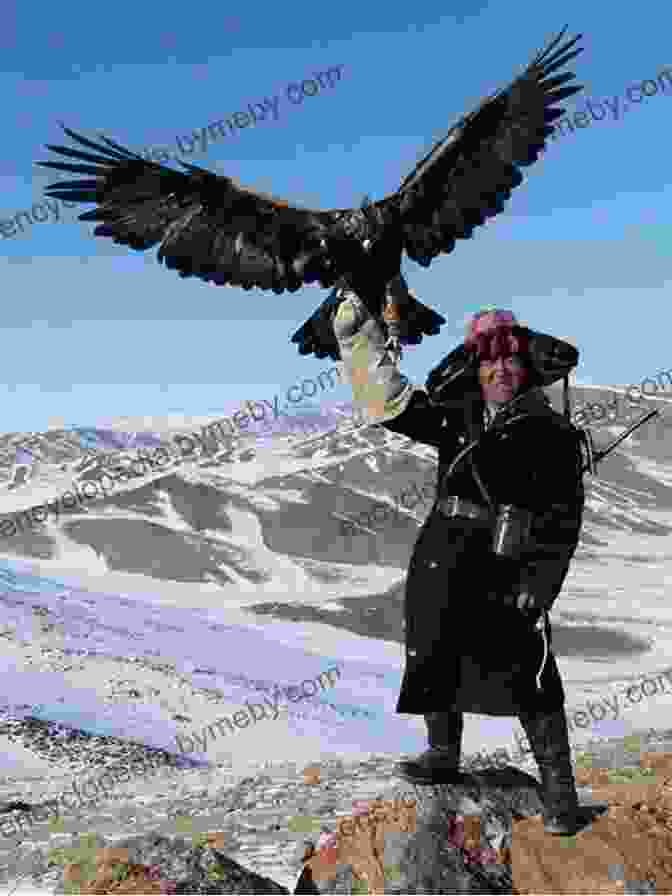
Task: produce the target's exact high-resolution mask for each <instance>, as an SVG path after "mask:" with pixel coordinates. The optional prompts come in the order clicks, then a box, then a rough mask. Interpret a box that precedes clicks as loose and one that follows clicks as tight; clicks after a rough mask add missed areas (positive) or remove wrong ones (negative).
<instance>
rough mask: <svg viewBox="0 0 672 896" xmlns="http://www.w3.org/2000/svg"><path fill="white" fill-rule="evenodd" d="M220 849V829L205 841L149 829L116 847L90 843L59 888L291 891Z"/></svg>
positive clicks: (126, 891) (95, 890)
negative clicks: (163, 834) (161, 833)
mask: <svg viewBox="0 0 672 896" xmlns="http://www.w3.org/2000/svg"><path fill="white" fill-rule="evenodd" d="M96 839H97V840H99V841H100V840H102V838H96ZM288 892H289V891H288V890H287V889H286V888H285V887H281V886H280V885H279V884H276V883H275V881H272V880H270V878H268V877H263V876H262V875H260V874H255V872H254V871H250V870H248V869H247V868H244V867H243V866H242V865H239V864H238V862H234V861H233V860H232V859H229V858H227V856H225V855H224V853H222V852H221V851H220V850H219V849H218V835H217V833H212V834H206V835H204V837H203V842H202V843H201V844H199V845H196V844H193V843H188V842H187V841H186V840H184V838H182V837H175V838H172V837H162V836H158V835H153V834H148V835H144V836H140V837H131V838H128V839H126V840H123V841H120V842H118V843H116V844H115V845H114V847H106V846H105V845H100V844H90V851H89V853H88V855H82V856H81V857H79V858H78V860H77V861H70V862H66V863H65V864H64V869H63V879H62V882H61V885H60V886H59V887H58V888H57V889H56V890H55V893H60V894H65V893H82V894H84V893H86V894H93V893H115V894H116V893H119V894H122V893H124V894H131V893H134V894H152V893H157V894H158V893H251V894H254V893H268V894H273V893H288Z"/></svg>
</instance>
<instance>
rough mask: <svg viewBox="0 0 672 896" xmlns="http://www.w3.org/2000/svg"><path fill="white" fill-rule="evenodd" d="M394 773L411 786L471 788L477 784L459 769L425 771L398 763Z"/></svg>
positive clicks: (472, 777)
mask: <svg viewBox="0 0 672 896" xmlns="http://www.w3.org/2000/svg"><path fill="white" fill-rule="evenodd" d="M394 771H395V773H396V774H397V775H398V776H399V777H400V778H403V779H404V780H405V781H408V782H409V783H411V784H427V785H431V784H466V785H468V786H471V787H473V786H474V784H475V783H477V782H476V779H475V778H474V776H473V775H470V774H468V773H465V772H462V771H460V769H459V768H457V769H450V768H445V769H444V768H436V769H432V770H431V771H426V770H422V769H419V768H418V769H416V768H414V767H413V766H410V765H406V764H404V763H401V762H398V763H396V765H395V766H394Z"/></svg>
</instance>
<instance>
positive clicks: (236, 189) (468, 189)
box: [37, 27, 583, 361]
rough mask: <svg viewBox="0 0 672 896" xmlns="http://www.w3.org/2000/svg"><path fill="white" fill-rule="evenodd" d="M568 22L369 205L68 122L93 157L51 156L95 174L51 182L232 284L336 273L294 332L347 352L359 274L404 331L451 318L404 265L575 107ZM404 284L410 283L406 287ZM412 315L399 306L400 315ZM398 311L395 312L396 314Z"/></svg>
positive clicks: (186, 270) (131, 242)
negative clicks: (253, 181) (237, 174)
mask: <svg viewBox="0 0 672 896" xmlns="http://www.w3.org/2000/svg"><path fill="white" fill-rule="evenodd" d="M566 30H567V28H566V27H565V28H564V29H563V30H562V31H561V32H560V34H559V35H558V36H557V37H555V38H554V40H553V41H552V42H551V43H550V44H549V45H548V46H547V47H546V49H545V50H542V51H541V52H540V53H538V54H537V56H536V57H535V58H534V59H533V60H532V62H531V63H530V64H529V65H528V66H527V68H526V69H525V71H524V72H523V73H522V74H521V75H520V76H519V77H518V78H516V79H515V80H514V81H513V82H512V83H511V84H510V85H509V86H508V87H506V88H505V89H504V90H500V91H499V92H497V93H494V94H492V95H491V96H489V97H487V98H486V99H484V100H483V101H482V102H481V103H480V105H479V106H478V107H477V108H476V109H475V110H474V111H473V112H470V113H469V114H468V115H465V116H464V117H463V118H462V119H461V120H460V121H459V122H458V123H457V124H455V125H454V126H453V127H452V128H451V129H450V130H449V131H448V133H447V134H446V136H445V137H444V138H443V139H441V140H440V141H438V142H437V143H436V144H435V145H434V146H433V147H432V149H431V150H430V152H429V153H428V154H427V155H426V156H425V157H424V158H423V159H422V160H421V161H420V162H419V163H418V164H417V165H416V167H415V169H414V170H413V171H412V172H411V174H409V175H408V177H406V178H405V179H404V180H403V181H402V182H401V186H400V187H399V189H398V190H397V191H396V192H395V193H392V194H390V195H388V196H386V197H385V198H383V199H381V200H379V201H377V202H371V201H369V200H368V199H367V200H365V201H364V202H363V203H362V205H361V207H360V208H347V209H330V210H328V211H321V210H315V209H307V208H299V207H298V206H295V205H292V204H290V203H288V202H285V201H283V200H281V199H276V198H275V197H273V196H269V195H266V194H264V193H260V192H258V191H256V190H250V189H247V188H246V187H243V186H242V185H240V184H237V183H235V182H234V181H233V179H232V178H229V177H225V176H222V175H220V174H214V173H213V172H211V171H208V170H207V169H205V168H200V167H199V166H198V165H192V164H189V163H187V162H182V161H180V162H179V164H180V165H181V166H182V167H183V168H184V169H185V171H175V170H173V169H172V168H168V167H166V166H164V165H161V164H159V163H158V162H150V161H147V160H146V159H144V158H142V157H141V156H139V155H137V154H136V153H134V152H131V151H130V150H128V149H125V148H124V147H123V146H120V145H119V144H117V143H115V142H114V141H112V140H110V139H108V138H107V137H104V136H102V135H100V140H102V141H103V143H95V142H93V141H92V140H89V139H87V138H85V137H82V136H80V135H78V134H76V133H74V132H73V131H71V130H69V129H68V128H66V127H65V126H64V125H62V127H63V130H64V131H65V133H66V134H67V135H68V136H69V137H71V138H72V139H73V140H75V141H76V142H77V143H79V144H81V145H82V146H85V147H87V148H88V149H92V150H95V154H93V153H91V152H82V151H81V150H79V149H69V148H67V147H63V146H51V145H48V146H47V148H48V149H50V150H52V151H53V152H57V153H59V154H60V155H62V156H66V157H70V158H73V159H77V160H80V162H84V164H71V163H67V162H38V163H37V164H38V165H42V166H43V167H45V168H55V169H57V170H59V171H67V172H72V173H74V174H86V175H92V176H93V179H88V180H73V181H61V182H58V183H55V184H50V186H49V187H48V189H47V190H46V193H47V195H48V196H51V197H54V198H56V199H65V200H69V201H75V202H93V203H96V206H97V207H96V208H95V209H93V210H92V211H88V212H85V213H84V214H82V215H80V216H79V220H80V221H101V222H102V223H101V224H99V225H98V226H97V227H96V228H95V230H94V235H95V236H107V237H112V239H113V240H114V242H115V243H120V244H122V245H124V246H129V247H130V248H131V249H136V250H140V251H144V250H146V249H150V248H152V247H153V246H156V245H157V244H160V246H159V251H158V259H159V261H162V262H164V264H165V265H166V266H167V267H169V268H174V269H176V270H177V271H178V273H179V275H180V276H181V277H200V278H201V279H202V280H205V281H207V282H211V283H214V284H216V285H219V286H227V285H228V286H240V287H242V288H243V289H252V288H255V287H256V288H258V289H264V290H273V292H275V293H278V294H280V293H282V292H284V291H285V290H288V291H289V292H295V291H296V290H298V289H300V288H301V287H302V286H304V285H306V284H311V283H315V284H319V285H320V286H322V287H324V288H329V287H333V286H334V285H335V286H336V288H335V289H333V290H332V292H331V293H330V295H329V297H328V298H327V299H326V300H325V301H324V302H323V303H322V305H321V306H320V308H318V310H317V311H316V312H315V314H314V315H313V316H312V317H311V318H309V320H307V321H306V323H305V324H304V325H303V326H302V327H301V328H300V329H299V330H298V331H297V332H296V333H295V334H294V336H293V337H292V342H294V343H298V346H299V353H300V354H302V355H307V354H311V353H312V354H315V355H316V356H317V357H318V358H325V357H330V358H332V359H333V360H335V361H337V360H339V359H340V354H339V351H338V345H337V343H336V341H335V339H334V334H333V330H332V328H331V319H332V315H333V312H334V309H335V308H336V307H337V305H338V303H339V301H340V289H341V287H343V286H349V287H350V288H351V289H353V290H354V291H355V292H356V293H357V294H358V295H359V296H360V297H361V299H362V301H363V302H365V304H366V305H367V307H368V308H369V310H370V311H371V313H372V314H374V315H375V316H379V315H380V314H381V312H382V311H383V309H384V307H385V303H386V302H387V301H388V300H391V301H392V302H393V303H396V305H397V307H398V308H399V307H400V306H405V307H401V318H402V321H401V324H400V328H401V338H402V342H406V343H412V344H417V343H419V342H420V341H421V340H422V337H423V335H433V334H435V333H438V332H439V327H440V326H441V325H442V324H444V323H445V318H443V317H441V315H439V314H437V313H436V312H434V311H432V309H430V308H427V307H426V306H425V305H422V304H421V303H420V302H418V301H417V299H415V297H414V296H413V295H412V294H410V293H409V292H408V290H407V289H406V288H405V281H404V279H403V277H401V260H402V255H403V253H404V252H405V253H406V255H407V256H408V257H409V258H411V259H413V261H416V262H418V264H420V265H422V266H423V267H428V266H429V264H430V263H431V261H432V259H434V258H436V256H437V255H440V254H441V253H448V252H452V250H453V249H454V247H455V240H457V239H468V238H469V237H471V235H472V233H473V230H474V227H478V226H480V225H482V224H483V223H484V222H485V221H486V219H487V218H491V217H493V216H494V215H497V214H499V212H501V211H503V209H504V203H505V201H506V200H507V199H509V198H510V196H511V190H512V189H514V188H515V187H517V186H519V184H520V183H521V182H522V180H523V176H522V174H521V172H520V170H519V169H520V168H522V167H524V166H526V165H531V164H532V163H533V162H535V161H536V160H537V159H538V158H539V153H540V152H541V151H543V149H544V146H545V142H546V138H547V137H548V136H549V135H550V134H551V133H552V132H553V125H552V122H553V121H555V120H556V119H557V118H560V117H562V116H563V115H564V114H565V110H564V109H563V108H562V107H560V106H555V107H554V106H553V104H554V103H558V102H559V101H560V100H563V99H565V98H566V97H569V96H572V95H573V94H575V93H577V92H578V91H579V90H581V89H582V87H583V85H576V84H575V85H572V86H569V87H562V86H561V85H563V84H566V83H567V82H568V81H571V80H572V79H573V78H575V75H574V74H573V73H572V72H569V73H565V74H560V75H556V76H555V77H552V78H551V77H548V76H549V75H550V74H551V73H552V72H554V71H556V70H557V69H559V68H560V67H561V66H563V65H564V64H565V63H567V62H568V61H569V60H570V59H573V58H574V57H575V56H576V55H578V54H579V53H580V52H582V48H578V49H576V50H572V47H573V46H574V45H575V44H576V43H577V41H579V40H580V39H581V37H582V35H578V36H577V37H575V38H574V39H573V40H568V41H567V42H566V43H564V44H562V45H561V46H558V45H559V44H560V43H561V41H562V39H563V38H564V35H565V32H566ZM400 286H401V288H400ZM397 316H399V315H397ZM392 317H394V314H393V315H392Z"/></svg>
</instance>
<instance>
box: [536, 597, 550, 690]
mask: <svg viewBox="0 0 672 896" xmlns="http://www.w3.org/2000/svg"><path fill="white" fill-rule="evenodd" d="M547 623H548V610H544V611H543V613H542V614H541V616H540V617H539V619H537V623H536V625H535V628H536V629H537V630H538V631H540V632H541V637H542V638H543V640H544V658H543V660H542V661H541V666H540V667H539V671H538V672H537V690H538V691H541V690H542V687H541V675H542V673H543V671H544V666H545V665H546V660H547V659H548V639H547V637H546V625H547Z"/></svg>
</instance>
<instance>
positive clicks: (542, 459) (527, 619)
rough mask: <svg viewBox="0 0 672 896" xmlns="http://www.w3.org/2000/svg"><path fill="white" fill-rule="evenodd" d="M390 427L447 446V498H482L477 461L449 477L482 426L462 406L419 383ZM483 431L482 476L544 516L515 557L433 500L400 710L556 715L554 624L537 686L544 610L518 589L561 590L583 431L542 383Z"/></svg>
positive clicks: (575, 514)
mask: <svg viewBox="0 0 672 896" xmlns="http://www.w3.org/2000/svg"><path fill="white" fill-rule="evenodd" d="M383 425H384V426H385V427H386V428H387V429H390V430H392V431H394V432H398V433H402V434H404V435H406V436H408V437H410V438H412V439H414V440H416V441H419V442H423V443H425V444H428V445H433V446H435V447H436V448H438V451H439V479H438V483H439V484H438V488H437V494H438V495H457V496H459V497H461V498H465V499H468V500H470V501H472V502H474V503H477V504H480V505H483V506H485V499H484V496H483V494H482V491H481V490H480V489H479V486H478V483H477V480H476V478H475V476H474V473H473V467H472V466H471V463H470V462H469V460H468V459H465V460H464V461H463V462H461V463H460V464H458V465H457V467H456V469H455V471H454V473H453V474H452V475H451V476H450V477H449V478H448V479H447V481H445V482H444V481H443V480H444V477H445V474H446V472H447V470H448V467H449V466H450V464H451V462H452V461H453V460H454V459H455V458H456V456H457V455H458V454H459V452H460V451H461V450H462V449H463V448H464V447H465V445H467V444H468V443H469V442H470V441H471V439H472V438H473V435H474V430H473V428H470V425H469V424H468V423H467V422H466V420H465V417H464V414H463V413H461V412H460V411H458V410H455V411H447V410H445V409H444V408H440V407H436V406H433V405H430V404H429V402H428V400H427V396H426V394H425V393H423V392H416V393H415V394H414V395H413V398H412V400H411V402H410V404H409V405H408V407H407V408H406V410H404V411H403V413H401V414H400V415H399V416H398V417H396V418H395V419H394V420H392V421H389V422H386V423H384V424H383ZM481 432H482V435H481V442H480V444H479V446H478V447H477V448H476V449H475V450H474V451H473V454H472V457H473V463H474V465H475V468H476V470H477V472H478V474H479V475H480V478H481V481H482V484H483V485H484V486H485V488H486V489H487V491H488V492H489V494H490V496H491V498H492V500H493V502H494V503H495V504H513V505H515V506H516V507H521V508H525V509H527V510H531V511H533V512H534V513H535V514H538V515H539V516H538V517H537V519H536V522H535V524H534V527H533V531H532V544H531V547H530V548H529V549H528V551H527V553H526V554H525V555H524V556H523V557H522V558H520V559H518V560H513V559H511V558H504V557H498V556H496V555H495V554H494V553H493V551H492V548H491V542H492V534H491V531H489V530H487V529H484V528H483V527H482V526H481V525H479V524H478V523H475V522H471V521H469V520H464V519H459V520H458V519H448V518H446V517H444V516H443V515H442V514H441V513H440V511H439V510H438V508H437V505H436V503H435V505H434V507H433V509H432V511H431V513H430V515H429V517H428V519H427V521H426V523H425V525H424V526H423V528H422V530H421V532H420V535H419V537H418V540H417V542H416V545H415V549H414V552H413V555H412V557H411V561H410V565H409V570H408V578H407V582H406V599H405V611H404V612H405V621H406V670H405V675H404V679H403V683H402V687H401V693H400V696H399V701H398V703H397V712H398V713H411V714H422V713H427V712H440V711H446V710H450V709H458V710H461V711H464V712H473V713H482V714H486V715H493V716H500V715H507V716H508V715H518V714H520V713H533V712H552V711H554V710H558V709H562V707H563V705H564V702H565V695H564V690H563V686H562V682H561V680H560V675H559V673H558V668H557V665H556V662H555V658H554V656H553V652H552V650H551V649H550V647H551V641H550V638H551V632H550V624H549V625H547V626H546V634H547V640H548V647H549V651H548V656H547V659H546V663H545V666H544V670H543V673H542V675H541V679H540V683H541V686H542V689H541V690H540V691H539V690H538V689H537V680H536V676H537V673H538V672H539V670H540V667H541V665H542V660H543V655H544V642H543V638H542V635H541V632H540V631H538V630H537V629H535V623H536V621H537V620H538V619H539V616H540V615H541V614H540V613H539V612H536V613H535V612H532V613H530V612H529V611H528V612H523V611H521V610H519V609H518V608H517V607H516V606H515V604H514V605H511V603H512V601H511V598H512V597H515V596H517V595H518V594H519V593H520V590H521V587H522V585H523V583H527V584H528V586H529V588H528V590H530V591H531V592H532V593H542V592H543V593H547V594H550V596H551V598H553V599H554V598H556V597H557V596H558V594H559V593H560V590H561V588H562V583H563V581H564V579H565V576H566V575H567V571H568V568H569V563H570V560H571V557H572V555H573V554H574V551H575V550H576V546H577V543H578V538H579V532H580V529H581V522H582V514H583V506H584V488H583V476H582V473H581V464H582V454H581V449H580V440H579V431H578V430H577V428H576V427H575V426H573V425H572V424H571V423H570V422H569V421H568V420H567V419H566V418H565V417H563V416H562V415H561V414H558V413H557V412H556V411H554V410H553V409H552V408H551V407H550V405H549V403H548V400H547V399H546V398H545V396H544V395H543V393H542V392H540V391H539V390H530V391H529V392H528V393H527V394H526V395H525V396H524V397H523V398H522V399H521V401H520V403H519V405H518V409H517V410H512V411H511V413H509V414H508V415H507V416H504V417H502V418H501V420H500V418H499V417H498V418H496V419H495V421H494V422H493V424H492V425H491V426H490V427H489V428H488V429H487V431H485V432H483V431H482V427H481ZM469 433H471V436H470V435H469ZM507 599H508V604H507Z"/></svg>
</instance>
